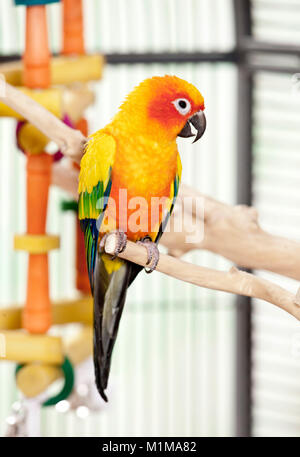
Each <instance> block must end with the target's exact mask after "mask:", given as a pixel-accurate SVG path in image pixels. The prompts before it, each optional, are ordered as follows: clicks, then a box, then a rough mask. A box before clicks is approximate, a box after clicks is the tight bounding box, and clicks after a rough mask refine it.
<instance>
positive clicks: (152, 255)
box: [137, 236, 159, 273]
mask: <svg viewBox="0 0 300 457" xmlns="http://www.w3.org/2000/svg"><path fill="white" fill-rule="evenodd" d="M137 244H141V245H142V246H144V247H145V248H146V249H147V263H146V265H148V268H146V267H145V272H146V273H152V271H154V270H155V269H156V267H157V264H158V261H159V250H158V247H157V246H156V244H155V243H153V241H152V240H151V238H150V237H148V236H145V238H143V239H142V240H140V241H137Z"/></svg>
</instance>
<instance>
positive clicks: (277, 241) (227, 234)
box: [161, 184, 300, 280]
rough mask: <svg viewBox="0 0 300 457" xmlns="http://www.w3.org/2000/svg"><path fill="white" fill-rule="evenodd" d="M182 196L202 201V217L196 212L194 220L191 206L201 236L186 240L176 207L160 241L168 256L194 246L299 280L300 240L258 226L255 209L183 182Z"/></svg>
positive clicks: (191, 248) (184, 251)
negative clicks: (224, 200) (178, 225)
mask: <svg viewBox="0 0 300 457" xmlns="http://www.w3.org/2000/svg"><path fill="white" fill-rule="evenodd" d="M185 197H192V198H193V200H196V199H197V198H198V199H199V198H200V199H201V200H202V203H203V205H204V211H203V213H202V214H203V216H204V219H199V215H198V219H197V220H196V219H195V211H194V210H195V207H193V218H194V219H193V224H194V226H195V227H196V228H197V227H199V226H202V227H203V228H204V231H203V238H202V239H200V240H199V241H198V242H197V243H186V239H187V236H191V235H193V233H190V232H189V231H188V228H189V227H187V225H186V221H187V220H189V218H187V217H183V218H182V215H181V214H180V213H178V212H176V206H175V211H174V214H173V218H172V219H171V222H170V225H169V227H168V229H167V231H166V233H164V235H163V237H162V240H161V243H162V244H163V245H165V246H166V247H167V248H168V250H169V253H170V254H171V255H174V256H176V257H178V256H181V255H183V254H185V253H186V252H188V251H190V250H193V249H206V250H208V251H211V252H214V253H215V254H219V255H222V256H223V257H226V258H227V259H229V260H231V261H232V262H234V263H236V264H237V265H239V266H241V267H245V268H251V269H259V270H267V271H272V272H274V273H278V274H281V275H284V276H288V277H290V278H293V279H296V280H300V243H299V242H297V241H293V240H288V239H287V238H283V237H279V236H274V235H271V234H270V233H267V232H265V231H264V230H263V229H262V228H261V227H260V226H259V223H258V214H257V211H256V209H255V208H252V207H249V206H244V205H237V206H230V205H227V204H225V203H221V202H218V201H216V200H214V199H212V198H210V197H207V196H204V195H202V194H200V193H199V192H197V191H196V190H194V189H192V188H190V187H188V186H186V185H184V184H182V185H181V186H180V191H179V199H184V198H185ZM176 205H177V204H176ZM189 210H190V209H189ZM178 217H180V218H181V219H182V220H183V228H182V230H181V231H180V232H178V231H175V230H174V226H175V227H176V219H177V218H178ZM195 230H196V229H195Z"/></svg>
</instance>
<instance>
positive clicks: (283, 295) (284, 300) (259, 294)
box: [105, 233, 300, 320]
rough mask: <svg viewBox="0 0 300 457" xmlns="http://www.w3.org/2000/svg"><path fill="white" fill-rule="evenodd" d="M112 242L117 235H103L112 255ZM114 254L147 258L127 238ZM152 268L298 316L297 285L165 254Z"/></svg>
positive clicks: (133, 259) (142, 260)
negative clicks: (284, 285) (294, 290)
mask: <svg viewBox="0 0 300 457" xmlns="http://www.w3.org/2000/svg"><path fill="white" fill-rule="evenodd" d="M116 245H117V237H116V235H115V234H113V233H112V234H111V235H109V236H108V237H107V240H106V243H105V252H106V253H107V254H110V255H112V254H113V253H114V251H115V249H116ZM118 257H120V258H121V259H126V260H130V261H131V262H134V263H137V264H138V265H141V266H146V262H147V252H146V249H145V248H144V247H143V246H139V245H137V244H135V243H132V242H131V241H128V242H127V246H126V249H125V250H124V251H123V252H122V253H120V254H119V255H118ZM156 269H157V271H160V272H161V273H164V274H166V275H168V276H172V277H174V278H177V279H180V280H181V281H185V282H189V283H191V284H195V285H196V286H200V287H206V288H208V289H214V290H221V291H224V292H230V293H233V294H239V295H246V296H247V297H253V298H259V299H262V300H265V301H267V302H269V303H272V304H273V305H275V306H278V307H279V308H282V309H283V310H285V311H286V312H288V313H289V314H291V315H292V316H294V317H296V319H298V320H300V292H299V291H300V289H299V291H298V293H297V294H296V295H294V294H292V293H291V292H289V291H287V290H285V289H283V288H282V287H280V286H278V285H277V284H274V283H272V282H270V281H267V280H265V279H262V278H258V277H257V276H254V275H252V274H250V273H246V272H244V271H240V270H238V269H237V268H234V267H233V268H231V269H230V270H229V271H228V272H226V271H218V270H213V269H211V268H206V267H200V266H198V265H193V264H192V263H189V262H185V261H183V260H179V259H177V258H174V257H171V256H169V255H165V254H160V259H159V262H158V265H157V268H156Z"/></svg>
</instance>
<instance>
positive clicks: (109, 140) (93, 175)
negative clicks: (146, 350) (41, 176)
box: [78, 131, 141, 401]
mask: <svg viewBox="0 0 300 457" xmlns="http://www.w3.org/2000/svg"><path fill="white" fill-rule="evenodd" d="M115 151H116V142H115V140H114V138H113V137H112V136H110V135H108V134H105V133H104V132H101V131H100V132H97V133H96V134H94V135H93V136H92V138H91V140H90V141H89V142H88V143H87V146H86V152H85V154H84V156H83V158H82V160H81V171H80V175H79V204H78V209H79V218H80V225H81V228H82V230H83V232H84V238H85V248H86V256H87V265H88V271H89V278H90V284H91V289H92V293H93V296H94V367H95V377H96V384H97V388H98V390H99V393H100V395H101V396H102V398H103V399H104V400H106V401H107V397H106V395H105V393H104V390H105V389H106V386H107V381H108V376H109V370H110V361H111V354H112V350H113V346H114V343H115V340H116V337H117V333H118V327H119V322H120V318H121V315H122V311H123V307H124V303H125V298H126V290H127V287H128V285H129V281H132V280H133V279H134V277H135V276H136V274H137V273H138V271H140V269H141V267H140V268H139V269H138V266H137V265H135V264H132V263H131V262H125V261H122V260H120V259H115V260H114V261H112V260H111V259H110V258H109V256H107V255H106V254H103V253H101V254H100V253H98V238H99V229H100V226H101V223H102V219H103V216H104V211H105V208H106V205H107V200H108V197H109V195H110V190H111V184H112V183H111V173H112V168H113V164H114V157H115Z"/></svg>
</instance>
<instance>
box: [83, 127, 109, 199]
mask: <svg viewBox="0 0 300 457" xmlns="http://www.w3.org/2000/svg"><path fill="white" fill-rule="evenodd" d="M89 138H90V139H89V141H88V142H87V144H86V147H85V154H84V155H83V157H82V159H81V164H80V174H79V185H78V193H80V192H84V191H87V192H89V193H91V192H92V190H93V187H94V186H96V185H97V184H98V182H99V181H102V182H103V186H104V189H105V187H106V186H107V183H108V179H109V169H110V167H111V166H112V165H113V163H114V158H115V152H116V141H115V139H114V138H113V137H112V136H111V135H109V134H107V133H105V132H104V131H103V130H98V132H96V133H94V134H93V135H91V136H90V137H89Z"/></svg>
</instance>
